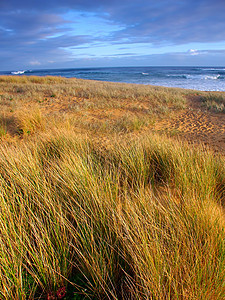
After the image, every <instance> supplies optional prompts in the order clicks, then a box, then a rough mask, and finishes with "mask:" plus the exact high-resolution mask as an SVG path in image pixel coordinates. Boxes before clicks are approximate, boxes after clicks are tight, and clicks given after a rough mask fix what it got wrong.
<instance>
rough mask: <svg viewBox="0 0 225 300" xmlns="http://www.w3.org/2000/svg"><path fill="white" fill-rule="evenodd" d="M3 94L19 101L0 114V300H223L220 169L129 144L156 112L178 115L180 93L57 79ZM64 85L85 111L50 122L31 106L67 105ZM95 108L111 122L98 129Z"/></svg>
mask: <svg viewBox="0 0 225 300" xmlns="http://www.w3.org/2000/svg"><path fill="white" fill-rule="evenodd" d="M7 80H8V81H7ZM71 82H72V83H71ZM1 84H2V90H3V92H2V94H4V93H9V94H11V93H12V95H13V97H16V99H15V103H14V108H15V110H14V111H13V112H10V110H9V108H8V106H7V105H8V101H9V99H8V98H6V99H5V100H4V101H6V102H7V105H6V103H5V102H4V101H3V102H4V103H2V104H1V105H2V107H3V108H4V115H2V120H3V121H4V122H3V121H2V122H3V123H2V124H3V125H4V126H3V125H2V126H3V128H5V129H6V131H5V133H3V134H2V136H1V137H0V138H1V144H0V252H1V255H0V262H1V263H0V299H7V300H8V299H18V300H19V299H20V300H24V299H48V300H54V299H73V300H78V299H115V300H116V299H118V300H119V299H152V300H155V299H157V300H161V299H162V300H163V299H166V300H169V299H170V300H172V299H184V300H190V299H196V300H200V299H202V300H205V299H207V300H208V299H209V300H214V299H218V300H220V299H221V300H222V299H224V298H225V268H224V264H225V247H224V240H225V239H224V238H225V232H224V224H225V219H224V205H225V164H224V158H223V157H220V156H219V155H217V156H215V155H214V154H213V153H210V152H207V151H206V150H205V149H201V147H199V148H195V147H190V146H188V145H187V144H185V143H181V142H178V141H177V142H175V141H174V140H172V139H169V138H167V137H165V136H159V135H157V134H153V133H149V132H148V135H147V134H146V133H145V131H144V132H143V134H140V135H136V134H137V132H141V131H142V130H144V128H145V127H147V126H149V124H150V123H151V122H152V118H150V117H149V115H150V116H153V115H154V113H153V112H152V111H155V113H156V114H158V117H163V116H165V112H162V111H160V107H162V103H164V104H163V107H164V110H165V109H166V110H167V112H168V114H170V113H172V111H173V110H176V109H182V107H183V105H185V95H186V92H184V91H177V90H169V89H168V91H167V90H166V89H162V90H161V89H160V88H152V89H151V88H150V87H143V90H141V87H137V88H135V87H134V86H133V85H127V86H126V85H118V86H117V85H114V84H109V85H108V84H106V83H99V84H97V83H96V82H92V83H90V82H85V81H76V80H71V81H70V80H65V79H61V78H52V77H51V78H49V77H47V78H38V77H31V78H27V77H20V78H18V77H10V78H8V79H7V78H5V77H0V85H1ZM59 84H62V86H60V87H59ZM66 85H67V86H68V91H69V92H68V93H72V90H75V92H76V93H77V91H76V89H77V90H78V91H79V93H81V94H82V95H83V96H82V97H84V93H86V95H85V97H88V99H89V102H88V103H89V104H88V105H87V102H85V101H83V100H82V101H83V102H82V101H81V103H82V104H79V101H78V102H77V103H75V104H74V103H73V102H67V101H66V100H65V103H64V104H65V105H66V110H61V109H62V107H63V106H62V104H60V111H57V112H55V111H53V113H52V112H51V110H50V109H49V108H48V106H47V107H46V106H45V102H39V101H36V100H37V99H39V100H40V99H43V96H45V97H48V100H44V101H51V103H53V104H56V103H57V101H58V100H59V99H61V101H63V95H64V97H65V98H66V99H67V94H66V93H67V89H66V88H65V86H66ZM73 85H74V86H73ZM75 86H76V89H75ZM79 86H80V87H79ZM106 87H107V89H106ZM13 88H15V89H14V90H13ZM47 88H48V89H49V92H48V94H47V92H46V91H47ZM79 88H80V89H79ZM36 89H37V90H38V91H35V92H34V94H33V97H34V98H33V100H32V101H33V102H32V103H33V105H32V107H30V110H29V104H30V102H29V99H28V98H27V94H26V93H27V91H28V92H32V93H33V91H34V90H36ZM39 89H40V90H39ZM64 89H65V90H64ZM86 89H87V91H85V90H86ZM18 90H19V91H20V92H18ZM15 91H16V93H17V94H21V95H20V96H15ZM42 92H43V94H42ZM134 92H135V93H136V95H135V96H134V95H133V94H132V93H134ZM35 93H37V95H39V96H37V98H35ZM60 93H61V94H60ZM17 94H16V95H17ZM81 94H80V95H81ZM51 95H55V97H51ZM60 95H61V96H60ZM109 95H111V96H110V97H109ZM132 95H133V98H130V97H132ZM160 95H161V96H160ZM23 97H24V98H23ZM60 97H61V98H60ZM71 97H72V96H71ZM79 97H80V96H79ZM176 97H178V98H177V100H175V99H176ZM2 98H4V97H2ZM23 99H24V101H23ZM49 99H50V100H49ZM85 99H86V98H85ZM93 99H95V100H93ZM126 99H128V100H129V101H130V102H131V103H133V106H132V107H131V106H129V105H130V102H129V101H127V100H126ZM148 99H152V102H151V101H150V100H149V101H148ZM165 99H167V100H165ZM179 99H180V100H179ZM181 100H182V101H181ZM10 101H11V100H10ZM41 101H42V100H41ZM95 101H96V103H97V104H96V105H97V110H100V109H103V110H105V111H106V110H107V113H108V115H107V116H108V119H104V118H103V119H101V118H99V114H98V119H97V118H96V119H94V115H95V114H96V108H95V107H93V105H92V104H91V103H95ZM126 101H127V102H126ZM132 101H133V102H132ZM179 101H181V102H180V104H179ZM55 102H56V103H55ZM27 103H28V104H27ZM146 103H149V106H148V109H149V110H151V113H149V111H148V112H147V113H146ZM181 103H182V105H181ZM34 104H35V105H34ZM78 104H79V105H80V108H79V109H78V108H76V109H75V108H74V105H78ZM144 104H145V105H144ZM19 108H20V110H19ZM112 108H113V111H112ZM10 109H12V108H10ZM64 109H65V107H64ZM117 109H119V111H120V110H122V112H123V113H124V112H125V111H126V112H127V114H125V115H123V114H116V117H115V114H114V110H117ZM129 109H130V110H129ZM137 111H138V112H137ZM81 112H82V113H81ZM98 112H99V111H98ZM10 113H11V114H10ZM168 114H167V115H166V116H168ZM90 115H91V118H90ZM100 116H102V115H100ZM110 118H111V119H110ZM85 120H86V123H85V122H84V121H85ZM97 121H98V122H97ZM0 124H1V123H0ZM131 133H135V135H134V136H132V135H130V134H131ZM100 135H101V138H102V139H103V141H100V138H99V139H98V138H97V137H100ZM104 138H107V139H109V140H110V142H109V143H108V142H107V143H104ZM128 138H129V139H128Z"/></svg>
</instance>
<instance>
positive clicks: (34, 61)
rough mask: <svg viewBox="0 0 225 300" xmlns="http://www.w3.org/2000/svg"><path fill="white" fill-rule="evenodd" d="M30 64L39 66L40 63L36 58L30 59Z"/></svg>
mask: <svg viewBox="0 0 225 300" xmlns="http://www.w3.org/2000/svg"><path fill="white" fill-rule="evenodd" d="M30 65H31V66H40V65H41V63H40V61H38V60H32V61H30Z"/></svg>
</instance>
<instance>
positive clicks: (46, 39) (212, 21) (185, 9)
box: [0, 0, 225, 68]
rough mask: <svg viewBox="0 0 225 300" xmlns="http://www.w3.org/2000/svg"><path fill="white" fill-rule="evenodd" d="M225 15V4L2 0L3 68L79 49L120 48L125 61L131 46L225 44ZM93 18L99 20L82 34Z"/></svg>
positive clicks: (194, 53) (64, 57) (65, 56)
mask: <svg viewBox="0 0 225 300" xmlns="http://www.w3.org/2000/svg"><path fill="white" fill-rule="evenodd" d="M224 12H225V1H224V0H214V1H212V0H198V1H196V0H182V1H181V0H158V1H153V0H149V1H146V0H133V1H130V0H129V1H128V0H123V1H121V0H114V1H106V0H95V1H93V0H64V1H61V0H48V1H46V0H38V1H35V3H34V2H33V1H30V0H20V1H18V0H7V1H0V60H1V62H2V63H3V65H2V68H4V66H5V67H7V68H10V65H13V64H16V65H19V62H21V63H22V64H23V65H26V64H27V65H29V64H30V62H35V61H36V60H37V61H38V62H40V63H41V64H42V65H44V64H48V63H49V62H50V61H51V62H52V61H54V62H57V61H59V60H60V61H62V62H66V61H70V59H72V58H74V57H75V56H76V53H77V52H76V50H78V48H79V49H80V50H79V51H81V49H82V48H84V49H90V56H91V49H92V48H96V47H99V46H100V45H106V46H109V47H110V46H111V45H114V46H115V45H118V51H121V54H120V53H116V55H117V56H124V57H125V56H126V55H125V54H126V53H123V50H125V49H129V50H128V51H130V50H131V48H130V47H129V46H128V45H130V44H139V45H143V44H145V45H146V44H149V45H150V46H151V47H152V45H154V46H155V47H156V48H159V47H165V46H168V45H169V46H171V45H173V46H174V47H176V45H185V44H190V43H202V44H204V43H205V44H208V43H217V42H225V22H224V16H225V15H224ZM69 16H70V17H69ZM76 16H78V18H76ZM90 16H92V17H93V16H95V20H96V22H95V23H93V24H90V26H86V27H84V28H83V30H82V32H81V28H80V27H81V26H83V24H85V20H87V21H88V20H89V19H90ZM79 17H80V18H82V20H83V23H82V24H81V23H79V22H80V19H79ZM98 22H99V24H100V23H101V25H99V26H97V25H98ZM87 23H88V22H87ZM109 24H110V26H109ZM106 25H107V26H108V27H107V26H106ZM93 28H96V30H95V31H93ZM106 28H107V29H106ZM190 47H195V46H189V48H190ZM187 49H188V48H187ZM131 51H132V50H131ZM145 51H146V50H145ZM113 53H115V52H114V50H112V55H113ZM132 53H133V51H132ZM203 54H204V55H206V53H203V52H201V51H199V50H196V49H190V50H189V51H187V52H186V54H185V55H186V57H187V56H188V55H189V56H191V57H192V58H193V59H194V57H195V59H197V57H200V56H201V55H203ZM208 55H210V56H212V53H210V52H208ZM213 55H217V56H218V57H219V56H220V54H219V52H214V54H213ZM34 57H35V58H36V59H33V58H34ZM220 57H221V56H220ZM51 64H52V65H53V64H54V63H51ZM34 66H35V65H34ZM36 66H37V65H36Z"/></svg>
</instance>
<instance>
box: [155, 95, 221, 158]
mask: <svg viewBox="0 0 225 300" xmlns="http://www.w3.org/2000/svg"><path fill="white" fill-rule="evenodd" d="M188 106H189V109H188V110H186V111H185V112H182V113H178V114H176V115H175V116H174V117H173V118H172V119H168V120H165V119H164V120H162V121H161V122H159V123H158V124H156V127H155V129H156V130H157V131H160V132H168V133H169V134H170V135H174V136H179V137H181V138H184V139H185V140H188V141H189V142H190V143H199V142H200V143H203V144H204V145H206V146H209V147H210V148H211V149H213V150H214V151H215V152H221V153H223V154H225V114H222V113H212V112H208V111H205V110H204V109H202V108H201V105H200V103H199V102H196V101H190V103H189V105H188Z"/></svg>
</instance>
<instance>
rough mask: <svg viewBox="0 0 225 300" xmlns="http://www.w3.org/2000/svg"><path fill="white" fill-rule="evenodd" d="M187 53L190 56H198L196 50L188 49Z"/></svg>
mask: <svg viewBox="0 0 225 300" xmlns="http://www.w3.org/2000/svg"><path fill="white" fill-rule="evenodd" d="M188 52H189V54H190V55H199V54H200V53H199V52H198V50H197V49H190V50H189V51H188Z"/></svg>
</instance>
